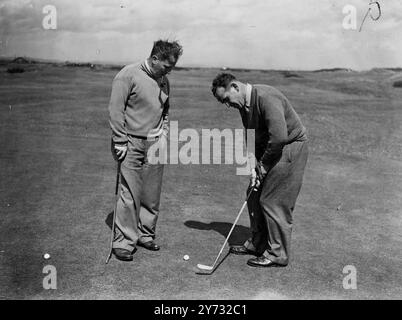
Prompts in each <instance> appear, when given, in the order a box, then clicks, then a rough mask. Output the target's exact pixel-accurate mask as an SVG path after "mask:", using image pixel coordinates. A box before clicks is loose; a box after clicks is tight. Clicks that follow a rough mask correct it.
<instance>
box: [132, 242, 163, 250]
mask: <svg viewBox="0 0 402 320" xmlns="http://www.w3.org/2000/svg"><path fill="white" fill-rule="evenodd" d="M137 245H138V246H140V247H143V248H145V249H148V250H151V251H158V250H159V249H160V247H159V246H158V245H157V244H156V243H155V242H153V241H152V240H151V241H147V242H144V243H137Z"/></svg>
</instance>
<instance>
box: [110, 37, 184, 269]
mask: <svg viewBox="0 0 402 320" xmlns="http://www.w3.org/2000/svg"><path fill="white" fill-rule="evenodd" d="M182 53H183V50H182V47H181V45H180V44H179V43H178V42H176V41H173V42H169V41H163V40H158V41H156V42H155V43H154V46H153V48H152V52H151V55H150V56H149V58H147V59H146V60H145V61H143V62H142V63H138V64H132V65H128V66H126V67H124V68H123V69H122V70H121V71H120V72H119V73H118V74H117V75H116V77H115V78H114V80H113V86H112V93H111V98H110V103H109V116H110V117H109V123H110V127H111V129H112V152H113V155H114V157H115V159H116V160H117V161H120V162H121V179H120V180H121V183H120V186H119V188H120V197H119V199H118V201H117V209H116V225H115V230H114V241H113V254H114V255H115V256H116V258H118V259H119V260H123V261H131V260H133V253H134V252H135V250H136V246H137V245H139V246H142V247H144V248H146V249H148V250H153V251H157V250H159V246H158V245H157V244H156V243H155V242H154V239H155V228H156V222H157V219H158V215H159V203H160V194H161V187H162V175H163V164H162V163H154V162H153V161H150V159H149V158H148V150H149V149H150V148H151V147H153V148H154V147H155V146H154V144H160V145H159V146H157V147H158V149H160V150H162V149H163V146H166V144H167V143H166V139H167V135H168V131H169V126H168V111H169V90H170V87H169V81H168V79H167V77H166V75H167V74H168V73H169V72H170V71H171V70H172V69H173V68H174V66H175V65H176V63H177V60H178V59H179V57H180V56H181V55H182Z"/></svg>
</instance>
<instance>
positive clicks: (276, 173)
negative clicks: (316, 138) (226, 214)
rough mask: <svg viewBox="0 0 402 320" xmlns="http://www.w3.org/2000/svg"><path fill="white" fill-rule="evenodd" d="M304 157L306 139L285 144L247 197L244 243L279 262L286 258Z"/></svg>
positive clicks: (306, 152)
mask: <svg viewBox="0 0 402 320" xmlns="http://www.w3.org/2000/svg"><path fill="white" fill-rule="evenodd" d="M307 157H308V146H307V141H302V142H293V143H292V144H289V145H286V146H285V147H284V149H283V152H282V157H281V159H280V161H279V162H278V163H277V164H276V165H275V166H274V167H273V169H272V170H271V171H270V172H268V174H267V176H266V178H265V180H264V182H263V185H262V188H260V190H259V191H258V192H253V194H252V195H251V196H250V199H249V201H248V211H249V215H250V226H251V232H252V236H251V238H250V239H248V240H247V241H246V243H245V246H246V247H247V248H248V249H250V250H255V251H257V252H258V253H259V254H262V255H264V256H265V257H267V258H268V259H269V260H271V261H273V262H275V263H277V264H280V265H287V264H288V262H289V252H290V240H291V233H292V225H293V217H292V214H293V210H294V208H295V204H296V199H297V197H298V195H299V192H300V188H301V186H302V182H303V174H304V169H305V167H306V163H307ZM248 191H249V190H248Z"/></svg>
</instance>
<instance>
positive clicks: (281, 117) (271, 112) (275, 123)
mask: <svg viewBox="0 0 402 320" xmlns="http://www.w3.org/2000/svg"><path fill="white" fill-rule="evenodd" d="M260 107H261V114H262V116H263V118H264V119H263V120H264V121H265V123H266V127H267V128H268V143H267V146H266V148H265V152H264V154H263V156H262V158H261V160H260V162H259V164H258V165H257V168H256V169H257V173H259V175H260V176H262V177H265V175H266V174H267V173H268V172H269V171H270V170H271V169H272V168H273V167H274V166H275V165H276V164H277V163H278V162H279V160H280V159H281V156H282V150H283V147H284V146H285V144H286V143H287V141H288V130H287V125H286V120H285V114H284V108H283V104H282V101H281V100H280V99H278V98H276V97H269V98H260ZM258 171H260V172H258Z"/></svg>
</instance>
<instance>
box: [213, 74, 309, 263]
mask: <svg viewBox="0 0 402 320" xmlns="http://www.w3.org/2000/svg"><path fill="white" fill-rule="evenodd" d="M212 92H213V94H214V96H215V97H216V99H217V100H218V101H220V102H222V103H224V104H226V105H227V106H228V107H232V108H236V109H238V110H239V111H240V115H241V118H242V122H243V125H244V127H245V128H246V129H252V130H254V131H253V132H254V137H255V139H254V140H255V141H250V140H251V139H250V137H248V138H249V139H248V141H247V143H248V144H250V143H255V145H254V149H255V154H254V160H255V161H254V163H255V164H256V165H255V166H254V165H253V167H252V168H250V169H251V181H250V186H249V188H248V190H247V194H249V192H250V191H251V190H257V191H255V192H252V193H251V196H250V198H249V200H248V210H249V215H250V226H251V233H252V235H251V238H250V239H248V240H247V241H246V243H244V245H241V246H232V247H231V248H230V252H231V253H234V254H251V255H255V256H256V257H255V258H251V259H249V260H248V262H247V264H248V265H250V266H253V267H272V266H286V265H287V264H288V262H289V251H290V238H291V232H292V221H293V219H292V213H293V210H294V208H295V204H296V199H297V197H298V195H299V192H300V188H301V186H302V181H303V174H304V169H305V166H306V162H307V156H308V148H307V136H306V129H305V127H304V126H303V124H302V123H301V121H300V118H299V116H298V115H297V113H296V112H295V110H294V109H293V107H292V105H291V104H290V102H289V101H288V99H287V98H286V97H285V96H284V95H283V94H282V93H281V92H279V91H278V90H277V89H275V88H273V87H270V86H267V85H253V86H252V85H250V84H246V83H242V82H240V81H237V80H236V78H235V77H234V76H233V75H231V74H228V73H223V74H220V75H218V76H217V77H216V78H215V79H214V81H213V84H212Z"/></svg>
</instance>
